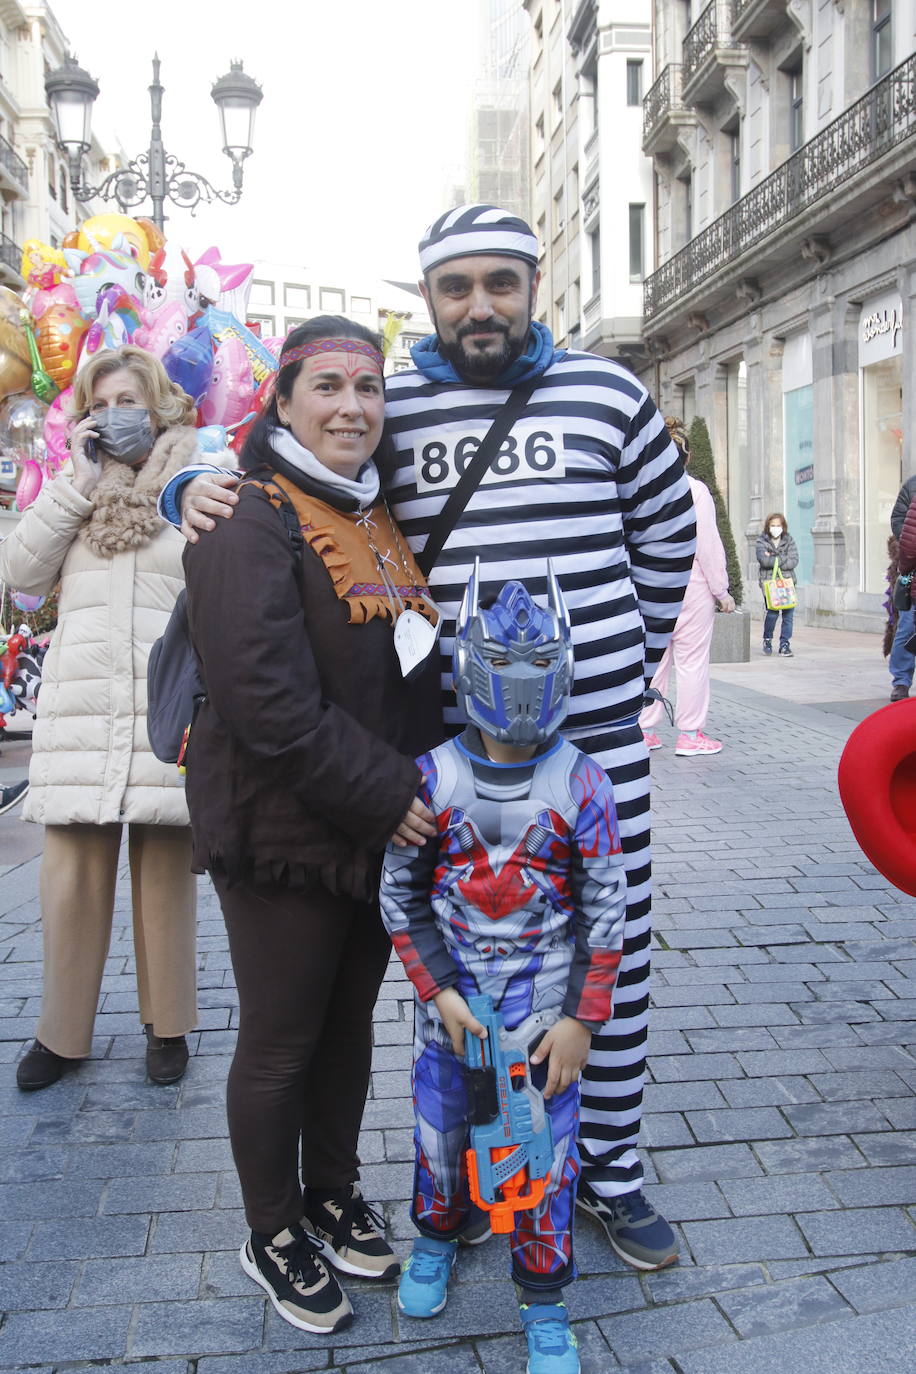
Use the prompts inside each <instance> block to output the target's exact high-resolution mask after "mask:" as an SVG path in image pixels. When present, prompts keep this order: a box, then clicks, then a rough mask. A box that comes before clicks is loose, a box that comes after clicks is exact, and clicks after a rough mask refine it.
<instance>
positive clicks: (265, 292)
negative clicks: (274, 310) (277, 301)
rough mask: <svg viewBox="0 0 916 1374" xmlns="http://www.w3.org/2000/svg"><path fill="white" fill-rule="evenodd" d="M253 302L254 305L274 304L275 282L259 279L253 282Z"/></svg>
mask: <svg viewBox="0 0 916 1374" xmlns="http://www.w3.org/2000/svg"><path fill="white" fill-rule="evenodd" d="M250 300H251V304H252V305H273V303H274V284H273V282H272V281H257V280H254V281H253V282H252V283H251V297H250Z"/></svg>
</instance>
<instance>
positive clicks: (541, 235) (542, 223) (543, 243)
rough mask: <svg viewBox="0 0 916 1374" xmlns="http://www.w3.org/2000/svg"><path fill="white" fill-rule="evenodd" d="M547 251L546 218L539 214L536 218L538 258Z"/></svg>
mask: <svg viewBox="0 0 916 1374" xmlns="http://www.w3.org/2000/svg"><path fill="white" fill-rule="evenodd" d="M546 252H547V218H546V216H545V215H541V217H540V219H539V220H538V258H543V257H544V254H545V253H546Z"/></svg>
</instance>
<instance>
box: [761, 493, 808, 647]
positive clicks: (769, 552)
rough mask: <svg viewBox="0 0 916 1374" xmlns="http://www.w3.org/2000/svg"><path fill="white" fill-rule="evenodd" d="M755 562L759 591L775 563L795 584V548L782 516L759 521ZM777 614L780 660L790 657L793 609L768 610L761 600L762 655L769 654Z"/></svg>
mask: <svg viewBox="0 0 916 1374" xmlns="http://www.w3.org/2000/svg"><path fill="white" fill-rule="evenodd" d="M757 562H758V563H759V564H760V572H759V575H758V579H757V580H758V582H759V583H760V590H761V591H763V584H764V582H767V581H769V579H770V578H771V577H773V576H774V573H773V569H774V568H775V566H776V564H777V563H778V564H779V571H780V573H781V574H783V575H785V576H787V577H790V578H791V579H792V581H793V582H794V581H795V569H796V568H797V567H798V548H797V546H796V543H795V540H794V539H793V538H792V536H791V534H790V533H789V528H788V525H787V524H786V517H785V516H784V515H783V514H782V513H781V512H780V511H774V512H773V514H772V515H768V516H767V518H766V520H764V522H763V532H762V533H761V534H758V536H757ZM780 615H781V616H782V625H781V626H780V628H779V652H780V654H781V655H782V657H783V658H792V657H793V654H792V646H791V639H792V622H793V620H794V618H795V610H794V608H791V609H789V610H787V611H771V610H770V608H769V607H768V606H767V604H766V598H765V597H764V617H763V652H764V653H765V654H771V653H772V652H773V631H774V630H775V629H776V622H777V620H778V619H779V617H780Z"/></svg>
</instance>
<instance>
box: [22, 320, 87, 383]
mask: <svg viewBox="0 0 916 1374" xmlns="http://www.w3.org/2000/svg"><path fill="white" fill-rule="evenodd" d="M88 329H89V321H88V320H87V319H86V318H85V316H84V315H82V314H81V313H80V311H79V310H77V309H76V307H75V306H72V305H52V306H50V307H49V308H48V309H47V310H46V311H45V313H44V314H43V315H42V317H41V319H40V320H39V321H38V330H37V334H36V337H37V341H38V352H39V353H40V354H41V361H42V362H43V363H44V365H45V368H46V370H47V373H48V376H49V377H51V378H52V379H53V380H54V381H55V382H56V383H57V385H58V386H59V387H60V388H61V389H63V388H64V387H67V386H69V385H70V383H71V382H72V381H73V378H74V377H75V376H76V364H77V360H78V359H79V355H80V347H81V345H82V342H83V339H84V337H85V335H86V332H87V330H88ZM30 375H31V374H30Z"/></svg>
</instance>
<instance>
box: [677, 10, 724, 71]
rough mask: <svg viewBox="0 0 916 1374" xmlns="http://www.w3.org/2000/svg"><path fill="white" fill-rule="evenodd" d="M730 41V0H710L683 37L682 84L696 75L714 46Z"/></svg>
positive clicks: (721, 45)
mask: <svg viewBox="0 0 916 1374" xmlns="http://www.w3.org/2000/svg"><path fill="white" fill-rule="evenodd" d="M731 43H732V0H712V2H711V4H709V5H707V6H706V8H705V10H703V12H702V13H701V15H700V17H699V19H698V20H697V22H696V23H695V24H694V25H693V28H691V29H688V30H687V37H686V38H685V39H684V85H685V86H687V85H689V84H690V82H691V81H692V80H693V78H694V77H695V76H696V74H697V72H698V71H699V70H700V68H701V67H702V65H703V63H704V62H705V61H706V59H707V58H709V57H712V55H713V53H714V52H715V50H716V48H724V47H728V46H729V45H730V44H731Z"/></svg>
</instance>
